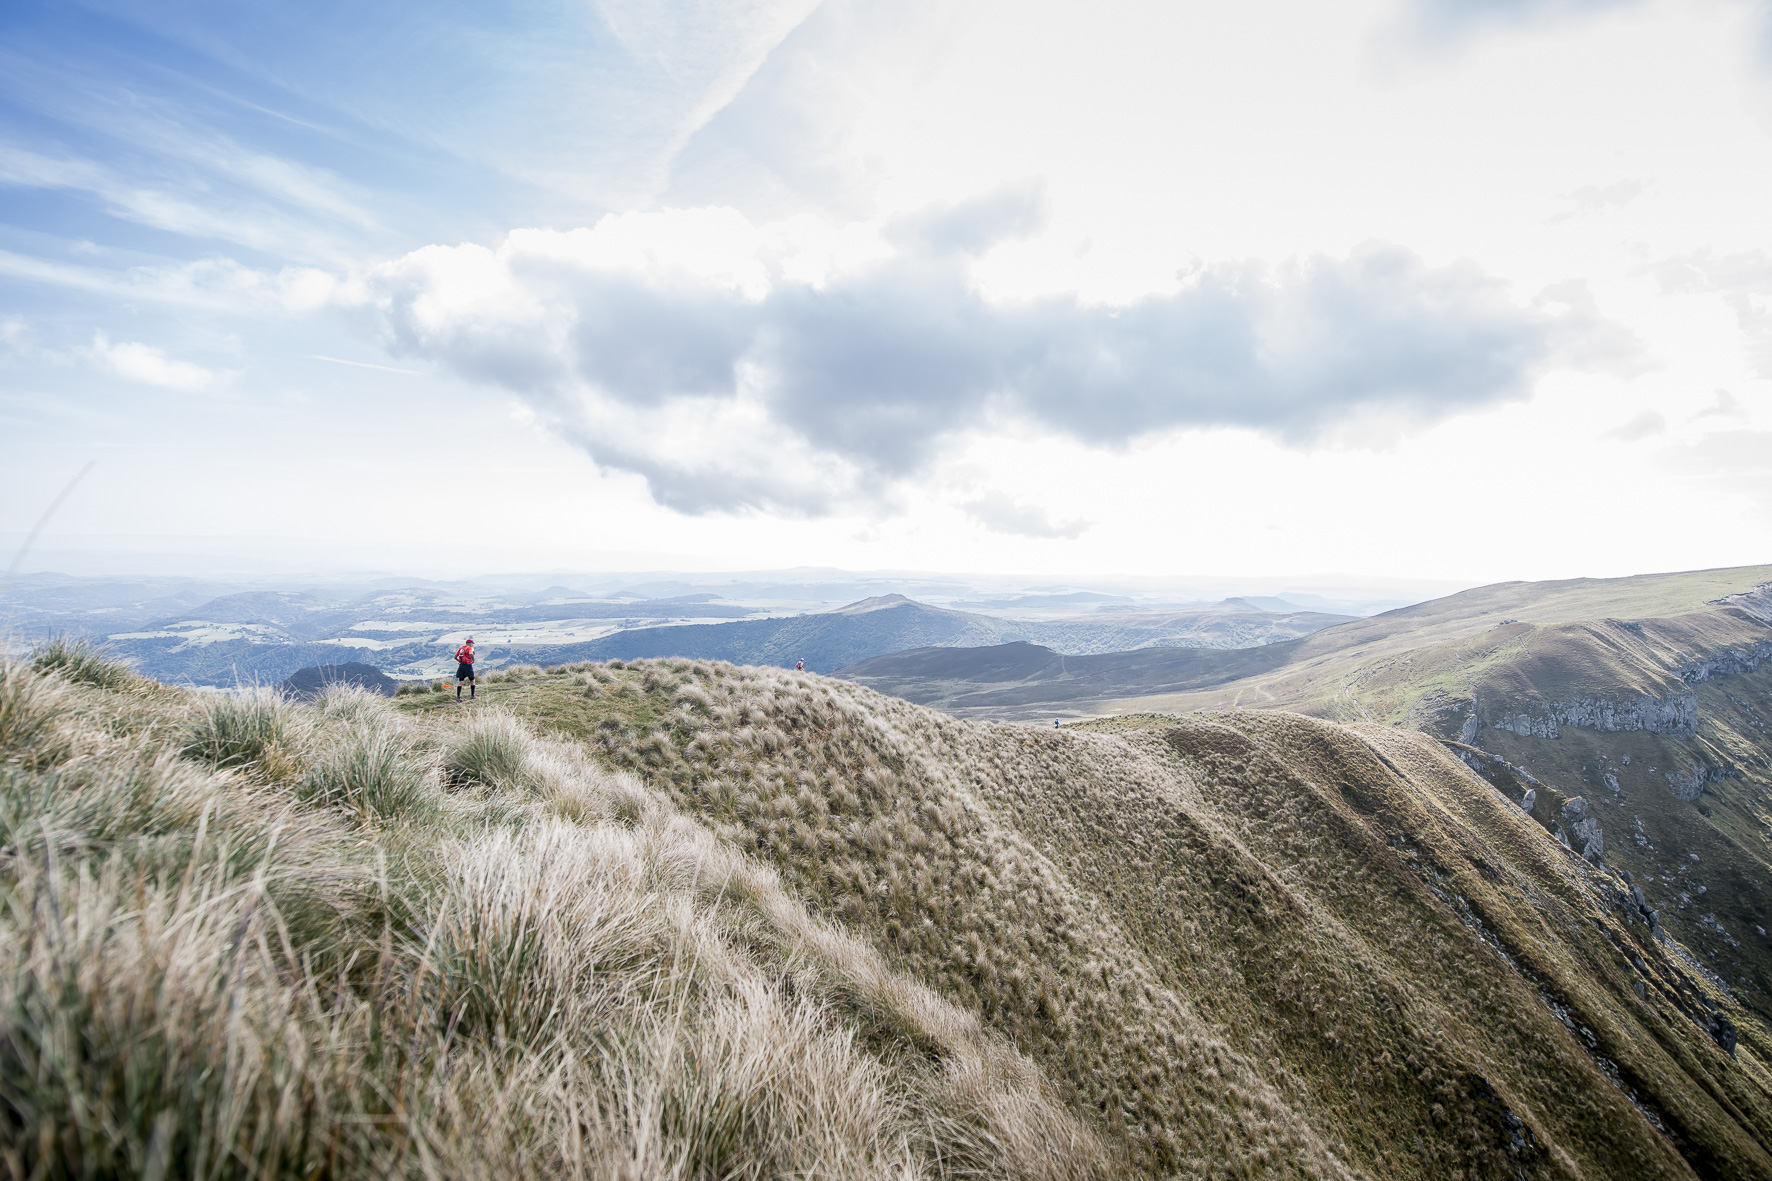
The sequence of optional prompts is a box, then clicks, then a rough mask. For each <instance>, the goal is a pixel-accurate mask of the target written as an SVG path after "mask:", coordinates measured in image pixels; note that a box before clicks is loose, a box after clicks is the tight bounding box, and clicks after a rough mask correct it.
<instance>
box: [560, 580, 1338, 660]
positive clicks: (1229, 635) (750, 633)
mask: <svg viewBox="0 0 1772 1181" xmlns="http://www.w3.org/2000/svg"><path fill="white" fill-rule="evenodd" d="M1347 619H1348V617H1347V616H1344V615H1327V614H1323V613H1321V612H1313V611H1293V612H1287V613H1278V612H1270V611H1261V610H1258V609H1255V608H1251V607H1246V606H1242V605H1232V606H1225V605H1222V604H1221V605H1218V606H1214V607H1207V608H1202V609H1199V610H1193V611H1147V612H1130V611H1121V612H1116V613H1113V614H1101V613H1098V614H1091V615H1087V616H1081V617H1073V618H1066V619H1057V620H1049V621H1038V620H1035V621H1029V620H1018V619H1001V618H996V617H992V616H988V615H978V614H973V613H970V612H966V611H953V610H949V609H946V608H942V607H931V606H929V605H928V604H926V603H918V602H915V601H913V600H911V599H907V598H905V597H904V596H903V595H881V596H877V597H875V598H871V599H863V600H862V601H861V602H859V603H851V604H849V605H848V606H847V607H841V608H838V609H837V610H835V611H824V612H819V613H818V614H813V615H796V616H792V617H789V618H786V619H747V620H742V621H739V622H735V623H718V624H692V625H685V626H679V627H651V628H635V629H630V630H624V631H619V632H615V633H614V634H612V635H609V636H606V637H604V638H602V639H598V640H593V641H590V642H589V643H583V644H570V645H562V646H559V647H553V648H532V649H528V650H526V653H525V655H526V657H527V658H528V659H531V660H534V661H536V662H537V663H564V662H567V661H576V660H612V659H624V660H634V659H640V658H645V657H657V656H686V657H692V658H695V659H700V660H727V661H731V662H732V663H733V664H772V665H778V666H788V665H792V664H794V663H795V661H798V660H804V661H805V662H806V667H807V668H808V669H809V670H812V671H815V672H832V671H834V670H836V669H839V668H842V667H843V666H845V665H848V664H853V663H855V662H857V661H861V660H866V659H868V658H869V657H872V656H877V655H879V654H881V653H887V652H897V651H901V650H903V649H906V648H925V647H927V648H934V649H936V650H938V651H944V652H951V651H959V652H971V651H977V650H979V648H980V646H981V645H992V644H999V643H1003V642H1005V641H1009V642H1012V643H1020V644H1024V645H1025V644H1026V643H1027V642H1029V641H1031V640H1038V641H1040V642H1042V643H1046V644H1051V645H1053V646H1054V647H1055V648H1057V649H1060V650H1063V651H1066V652H1078V653H1080V652H1108V651H1115V650H1119V649H1127V648H1161V649H1163V650H1165V651H1167V650H1171V649H1173V648H1176V647H1182V646H1189V647H1211V648H1223V647H1242V646H1246V645H1254V644H1268V643H1272V642H1274V641H1276V640H1280V639H1287V638H1290V637H1293V636H1299V635H1305V634H1308V633H1310V632H1313V631H1316V630H1318V629H1320V628H1324V627H1329V626H1331V625H1333V624H1337V623H1343V622H1346V621H1347Z"/></svg>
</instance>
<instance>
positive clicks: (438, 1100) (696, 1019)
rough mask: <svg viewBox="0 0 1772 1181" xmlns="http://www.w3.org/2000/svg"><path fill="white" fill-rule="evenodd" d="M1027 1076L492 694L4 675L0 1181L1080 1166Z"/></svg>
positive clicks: (1090, 1157)
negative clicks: (208, 689) (485, 700)
mask: <svg viewBox="0 0 1772 1181" xmlns="http://www.w3.org/2000/svg"><path fill="white" fill-rule="evenodd" d="M1047 1092H1048V1087H1047V1084H1046V1083H1045V1082H1044V1081H1043V1080H1042V1078H1041V1076H1040V1073H1039V1071H1038V1069H1037V1068H1036V1067H1034V1066H1033V1065H1032V1064H1031V1063H1029V1062H1028V1061H1027V1060H1026V1059H1025V1058H1023V1057H1021V1056H1019V1055H1018V1054H1017V1053H1016V1052H1015V1051H1014V1050H1013V1049H1012V1048H1010V1047H1009V1046H1008V1045H1007V1044H1006V1042H1005V1041H1004V1039H1003V1038H1002V1037H1001V1036H999V1035H995V1034H993V1033H990V1032H989V1031H986V1030H984V1029H983V1028H982V1027H981V1025H980V1023H979V1020H978V1018H977V1016H976V1015H975V1014H972V1013H970V1012H967V1011H965V1010H964V1009H962V1008H960V1007H957V1006H956V1005H954V1004H953V1003H952V1002H950V1001H946V1000H943V999H942V998H940V997H938V996H937V995H935V994H934V993H933V992H931V991H930V990H929V989H928V988H926V987H924V986H923V985H921V984H919V983H917V982H916V981H914V980H912V979H909V978H907V977H905V976H903V975H900V974H895V973H893V972H892V971H891V970H889V969H888V968H887V967H886V965H885V964H884V962H883V961H882V958H881V957H880V955H879V954H878V953H877V952H875V951H873V950H872V949H870V948H869V947H867V946H866V945H865V944H863V943H861V942H858V941H857V940H855V939H854V938H852V937H850V936H847V935H845V934H844V933H843V932H841V931H840V930H838V929H837V928H836V927H834V926H832V925H831V924H829V923H828V922H823V921H820V920H818V919H816V918H814V917H813V916H812V915H810V914H809V913H808V912H807V910H806V908H805V907H804V906H803V905H802V904H801V903H799V902H798V901H796V900H795V899H794V898H793V897H792V896H791V895H790V894H789V893H788V892H786V891H785V890H784V889H783V887H782V885H781V883H780V881H779V880H778V878H777V876H776V875H775V873H773V872H772V871H770V870H769V869H768V868H767V867H765V866H764V865H762V864H760V863H759V862H758V861H757V860H756V859H754V858H751V857H748V856H747V855H745V854H744V853H743V852H742V851H741V850H739V849H737V848H735V847H734V846H733V845H731V844H730V843H726V842H721V841H719V840H717V839H716V838H715V837H714V836H712V835H711V834H710V832H709V831H708V829H707V828H706V827H704V826H702V825H700V824H698V823H696V822H694V821H692V820H690V819H688V818H685V817H683V816H681V815H679V814H677V813H675V812H674V811H673V810H672V808H671V807H670V805H669V804H668V803H667V802H666V800H665V799H664V798H663V797H661V796H660V795H658V794H656V793H655V792H653V791H650V790H648V789H647V788H645V787H643V786H642V785H641V784H639V783H638V782H636V781H635V780H633V779H632V778H631V777H627V776H619V775H611V774H609V773H608V772H607V771H606V770H604V769H600V768H599V767H597V766H595V765H594V764H592V763H591V762H590V761H588V760H587V759H586V758H585V757H584V754H583V752H582V751H581V750H579V749H577V748H576V747H573V746H568V745H561V744H559V743H550V742H546V741H543V740H540V739H538V738H537V737H536V736H535V735H534V734H533V733H531V732H529V731H527V730H525V729H524V728H523V727H521V726H520V725H518V724H517V723H515V722H513V721H512V720H510V719H509V718H508V717H505V716H502V715H499V714H495V713H490V712H477V713H474V714H472V715H470V714H468V713H467V712H466V711H463V713H462V714H460V715H457V716H449V715H442V716H436V717H430V718H424V719H420V718H415V717H413V716H411V715H400V714H396V713H395V712H394V711H393V710H392V708H391V707H390V706H389V705H388V704H387V703H386V702H385V701H384V700H383V699H380V698H375V697H371V696H368V695H366V694H363V693H362V692H360V691H355V690H335V691H333V692H331V693H330V694H328V695H327V696H326V697H325V698H323V699H322V701H321V702H320V704H319V705H318V707H316V708H307V707H292V706H288V705H285V704H283V703H281V702H280V701H279V700H278V699H276V698H274V697H271V696H269V695H261V696H256V697H211V698H207V699H204V698H199V697H195V696H192V695H186V694H184V693H180V692H177V691H174V690H168V689H166V688H163V687H160V686H157V685H155V684H153V683H152V682H147V681H143V680H141V679H139V678H136V677H134V676H132V675H130V674H129V673H128V672H126V671H125V670H123V669H122V668H120V667H119V666H115V665H110V664H106V663H105V662H103V661H102V660H98V659H95V658H94V657H93V656H92V654H91V653H89V652H85V651H82V650H79V649H70V648H67V647H66V646H62V647H58V648H56V649H54V650H52V651H49V652H45V653H42V654H41V655H40V657H39V659H38V660H37V661H36V667H31V666H27V665H25V664H22V663H18V662H13V661H4V662H0V1170H4V1172H5V1174H6V1175H7V1176H10V1177H19V1178H46V1179H61V1178H76V1177H80V1178H110V1177H126V1176H127V1177H145V1178H154V1179H160V1178H169V1177H204V1178H212V1177H213V1178H303V1179H317V1178H363V1179H369V1178H384V1177H404V1178H421V1177H422V1178H488V1179H490V1178H495V1177H496V1178H512V1177H549V1178H554V1177H598V1178H604V1177H609V1178H616V1177H620V1178H634V1179H636V1181H638V1179H641V1178H646V1179H651V1178H716V1177H718V1178H727V1177H732V1178H763V1177H787V1176H805V1177H813V1176H816V1177H844V1178H864V1177H865V1178H880V1179H881V1181H885V1179H887V1178H894V1179H896V1178H903V1177H974V1176H992V1177H995V1176H1010V1177H1028V1178H1053V1179H1058V1178H1084V1177H1090V1176H1105V1175H1106V1173H1107V1171H1108V1167H1109V1166H1108V1157H1107V1155H1106V1153H1105V1152H1104V1150H1103V1148H1102V1146H1101V1145H1100V1144H1099V1143H1098V1142H1097V1141H1096V1139H1095V1137H1094V1136H1093V1135H1092V1134H1091V1133H1090V1132H1089V1131H1088V1130H1087V1129H1086V1128H1085V1127H1083V1126H1082V1125H1081V1124H1080V1123H1079V1122H1078V1121H1077V1120H1076V1119H1075V1118H1074V1117H1073V1116H1072V1115H1070V1114H1069V1113H1067V1112H1066V1111H1065V1110H1064V1109H1063V1108H1062V1107H1060V1106H1058V1105H1057V1104H1055V1103H1054V1102H1053V1100H1052V1099H1051V1098H1050V1097H1049V1096H1048V1093H1047Z"/></svg>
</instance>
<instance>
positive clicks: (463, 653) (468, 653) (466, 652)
mask: <svg viewBox="0 0 1772 1181" xmlns="http://www.w3.org/2000/svg"><path fill="white" fill-rule="evenodd" d="M455 659H456V662H457V663H459V664H472V663H474V650H473V649H472V648H470V647H468V646H467V645H466V644H463V645H462V646H461V647H459V648H457V649H456V650H455Z"/></svg>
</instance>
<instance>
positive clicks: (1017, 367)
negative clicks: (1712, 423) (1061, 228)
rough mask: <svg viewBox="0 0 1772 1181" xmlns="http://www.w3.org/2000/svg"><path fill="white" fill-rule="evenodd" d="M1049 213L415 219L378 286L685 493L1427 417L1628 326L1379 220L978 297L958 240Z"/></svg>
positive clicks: (423, 333)
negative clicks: (466, 225)
mask: <svg viewBox="0 0 1772 1181" xmlns="http://www.w3.org/2000/svg"><path fill="white" fill-rule="evenodd" d="M1038 218H1039V210H1038V209H1037V208H1030V207H1029V205H1028V202H1027V201H1018V200H1017V199H1015V196H1014V194H1009V195H1008V196H1006V197H1005V196H1002V195H998V196H996V197H993V198H992V199H991V202H987V203H986V204H985V205H983V206H981V207H979V208H965V207H960V208H955V209H950V210H943V211H936V213H935V214H932V215H931V216H929V217H927V218H924V219H922V220H920V221H916V222H911V223H904V224H901V225H899V226H898V227H895V228H893V229H891V230H889V232H888V233H887V235H886V236H885V238H884V239H880V240H878V241H876V242H875V243H874V245H873V246H872V247H871V248H867V247H864V248H862V249H859V251H858V250H855V249H851V250H850V251H849V253H850V255H851V256H852V257H851V259H850V261H849V262H848V263H847V264H843V265H831V264H830V262H829V259H830V258H831V257H836V256H838V255H841V254H842V253H843V252H842V250H840V249H837V248H835V247H833V248H832V250H831V251H828V252H826V255H824V256H820V257H822V258H823V259H824V262H823V263H822V264H818V265H812V264H809V263H808V262H807V258H808V254H807V252H806V251H805V250H804V249H801V248H798V247H793V246H792V245H791V244H786V243H784V242H783V241H782V240H780V239H779V238H776V237H772V236H771V234H770V232H769V231H766V230H762V229H758V228H757V227H753V226H751V225H749V224H748V223H746V222H744V221H743V219H742V218H739V217H738V216H737V215H736V214H733V213H731V212H730V211H697V212H679V213H674V214H663V215H652V219H651V220H650V221H647V220H645V219H636V218H635V217H633V216H632V215H630V216H629V218H628V220H627V221H625V222H619V223H618V222H616V221H614V220H613V219H612V220H611V221H609V222H606V223H602V224H599V225H598V226H597V227H595V228H593V229H589V230H578V231H571V232H553V231H522V232H519V233H514V234H512V235H511V236H510V237H509V238H507V240H506V241H505V242H504V243H503V244H502V245H501V246H500V247H499V248H498V249H496V250H491V249H486V248H483V247H478V246H462V247H454V248H443V247H430V248H427V249H425V250H421V251H418V252H415V253H414V254H411V255H408V256H406V257H405V258H403V259H400V260H397V261H395V262H393V263H391V264H389V265H387V266H386V267H384V268H382V269H381V270H380V271H378V272H377V273H376V274H375V275H374V276H373V277H372V279H371V281H370V290H371V291H372V292H373V294H374V305H375V307H376V308H377V310H378V314H379V317H380V322H381V324H382V327H383V330H384V331H385V333H386V335H387V339H388V342H389V346H390V348H391V349H392V350H393V351H394V352H395V353H397V354H400V355H405V356H421V357H426V358H430V359H432V360H433V361H435V362H438V363H440V364H442V365H444V366H446V367H448V368H450V369H452V370H454V371H456V372H458V373H460V374H462V375H464V376H467V377H469V378H471V379H474V380H477V381H480V382H484V383H487V384H489V385H494V386H497V387H501V388H503V389H507V390H511V391H514V392H515V393H517V394H518V395H520V396H521V397H523V398H524V399H526V400H527V401H528V403H529V404H530V405H532V406H533V407H534V408H535V409H536V410H537V412H538V413H539V414H540V415H541V416H542V418H543V419H544V421H546V422H547V423H548V424H549V425H550V426H551V427H552V428H553V429H555V430H557V431H559V432H560V433H562V434H563V435H565V436H566V437H568V438H570V439H572V440H573V441H574V442H575V443H577V444H578V445H580V446H582V447H583V448H584V449H585V450H586V451H587V452H588V453H589V454H590V455H591V456H592V457H593V458H594V459H596V460H597V462H599V463H600V464H603V465H605V466H607V467H612V468H616V469H620V470H625V471H631V472H635V473H638V474H640V475H642V476H644V477H645V479H646V480H647V481H648V483H649V485H650V487H651V489H652V492H653V495H654V496H655V497H656V498H657V499H658V500H659V501H660V502H661V503H664V504H667V505H670V506H672V507H675V508H678V509H680V510H683V511H686V512H705V511H710V510H722V509H738V508H747V507H750V508H762V509H769V510H774V511H781V510H789V511H799V512H808V513H818V512H824V511H829V510H831V509H833V508H834V507H836V506H837V505H839V504H841V503H844V502H846V501H853V500H855V499H867V498H870V497H875V496H879V495H882V494H884V493H886V492H887V491H888V490H889V489H890V488H891V487H892V486H893V485H894V484H895V483H896V482H898V481H901V480H903V479H905V478H907V477H912V476H915V475H916V474H918V473H920V472H922V471H924V470H926V469H927V467H928V466H929V464H930V463H931V461H932V460H933V458H934V457H935V456H936V455H937V454H939V453H940V451H941V449H942V447H943V446H944V445H945V444H946V443H947V442H949V441H950V440H952V439H953V438H955V437H956V436H959V435H961V434H963V433H964V432H967V431H971V430H977V429H989V428H990V427H991V426H992V425H993V424H1001V423H1005V422H1009V423H1017V424H1024V425H1031V426H1034V427H1037V428H1041V429H1045V430H1050V431H1055V432H1059V433H1062V434H1065V435H1068V436H1071V437H1073V438H1075V439H1078V440H1081V441H1084V442H1086V443H1090V444H1097V445H1108V446H1113V445H1120V444H1124V443H1127V442H1129V441H1131V440H1133V439H1136V438H1138V437H1140V436H1145V435H1149V434H1151V433H1154V432H1160V431H1164V430H1168V429H1172V428H1177V427H1187V426H1223V425H1235V426H1244V427H1250V428H1254V429H1257V430H1261V431H1265V432H1269V433H1272V434H1274V435H1277V436H1280V437H1283V438H1285V439H1288V440H1291V441H1295V442H1306V441H1309V440H1311V439H1313V438H1316V437H1318V436H1319V435H1321V434H1322V433H1323V432H1324V431H1325V430H1328V429H1330V428H1332V427H1334V426H1336V425H1337V424H1338V423H1341V422H1343V421H1345V420H1348V419H1350V418H1355V417H1363V416H1369V415H1373V414H1379V415H1389V416H1393V417H1401V418H1404V419H1406V420H1410V421H1414V422H1426V421H1432V420H1435V419H1438V418H1441V417H1444V416H1446V415H1449V414H1453V413H1456V412H1458V411H1461V410H1466V409H1471V408H1476V407H1480V406H1483V405H1485V404H1488V403H1493V402H1496V401H1499V400H1503V399H1509V398H1517V397H1520V396H1523V395H1524V394H1525V393H1526V392H1527V391H1528V390H1529V388H1530V385H1531V383H1532V381H1533V379H1534V378H1535V377H1536V376H1537V375H1538V374H1539V373H1540V372H1541V371H1543V370H1544V369H1545V368H1546V367H1547V366H1550V365H1553V364H1556V363H1559V362H1564V361H1569V360H1582V359H1589V360H1591V359H1592V358H1593V357H1594V356H1596V355H1603V354H1605V353H1606V352H1607V351H1608V350H1611V349H1614V348H1615V347H1616V346H1617V341H1616V340H1615V339H1614V338H1613V337H1612V336H1611V335H1609V332H1610V330H1609V329H1608V328H1607V326H1606V324H1605V323H1604V322H1603V321H1601V320H1600V319H1599V318H1598V317H1597V315H1596V314H1595V313H1594V312H1593V310H1592V309H1591V307H1589V306H1588V304H1587V302H1586V300H1585V299H1584V296H1583V293H1582V292H1581V291H1580V290H1579V289H1575V290H1569V291H1562V292H1552V293H1548V294H1546V295H1543V296H1541V297H1539V298H1538V299H1536V300H1533V301H1528V302H1521V301H1519V300H1517V299H1515V298H1513V297H1511V296H1510V294H1509V293H1508V291H1507V290H1506V289H1505V287H1504V285H1503V284H1501V283H1500V282H1499V281H1497V280H1496V279H1494V278H1493V277H1491V276H1488V275H1486V274H1484V273H1483V272H1482V271H1480V270H1479V269H1477V268H1476V267H1474V266H1471V265H1469V264H1455V265H1449V266H1431V265H1429V264H1427V263H1426V262H1424V261H1423V260H1421V259H1420V258H1419V257H1417V256H1415V255H1414V254H1412V253H1410V252H1409V251H1407V250H1404V249H1401V248H1399V247H1395V246H1389V245H1382V244H1373V245H1368V246H1365V247H1362V248H1360V249H1358V250H1355V251H1354V252H1352V253H1351V254H1349V255H1348V256H1346V257H1328V256H1313V257H1310V258H1305V259H1300V260H1296V261H1292V262H1288V263H1286V264H1283V265H1280V266H1265V265H1261V264H1257V263H1222V264H1216V265H1210V266H1205V267H1201V268H1198V269H1196V270H1194V271H1193V272H1191V273H1189V274H1187V275H1186V276H1185V277H1182V278H1181V279H1179V280H1178V282H1177V284H1176V286H1175V288H1174V289H1173V290H1171V291H1167V292H1162V293H1158V294H1153V295H1150V296H1147V297H1145V298H1143V299H1139V300H1136V301H1133V302H1131V303H1128V304H1123V305H1116V306H1106V305H1097V304H1089V303H1085V302H1082V301H1080V300H1078V299H1077V298H1075V297H1072V296H1046V297H1042V298H1036V299H1028V300H1023V301H1018V302H1001V301H996V302H993V301H991V300H988V299H986V298H984V297H983V296H982V295H980V294H979V293H978V291H977V289H976V287H975V285H974V284H973V282H972V281H971V276H970V271H969V267H970V265H971V262H970V260H971V258H972V257H973V256H974V255H976V254H977V253H978V252H979V251H980V250H981V249H983V248H984V247H985V246H986V245H988V242H989V240H990V238H991V235H992V233H993V232H998V231H993V230H992V229H991V227H992V226H993V225H997V226H998V227H999V231H1000V232H1001V233H1017V232H1026V231H1027V230H1028V229H1031V228H1034V227H1035V226H1037V224H1038ZM888 242H890V243H891V245H887V244H886V243H888ZM812 253H813V254H815V255H816V254H817V252H816V251H814V252H812Z"/></svg>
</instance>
